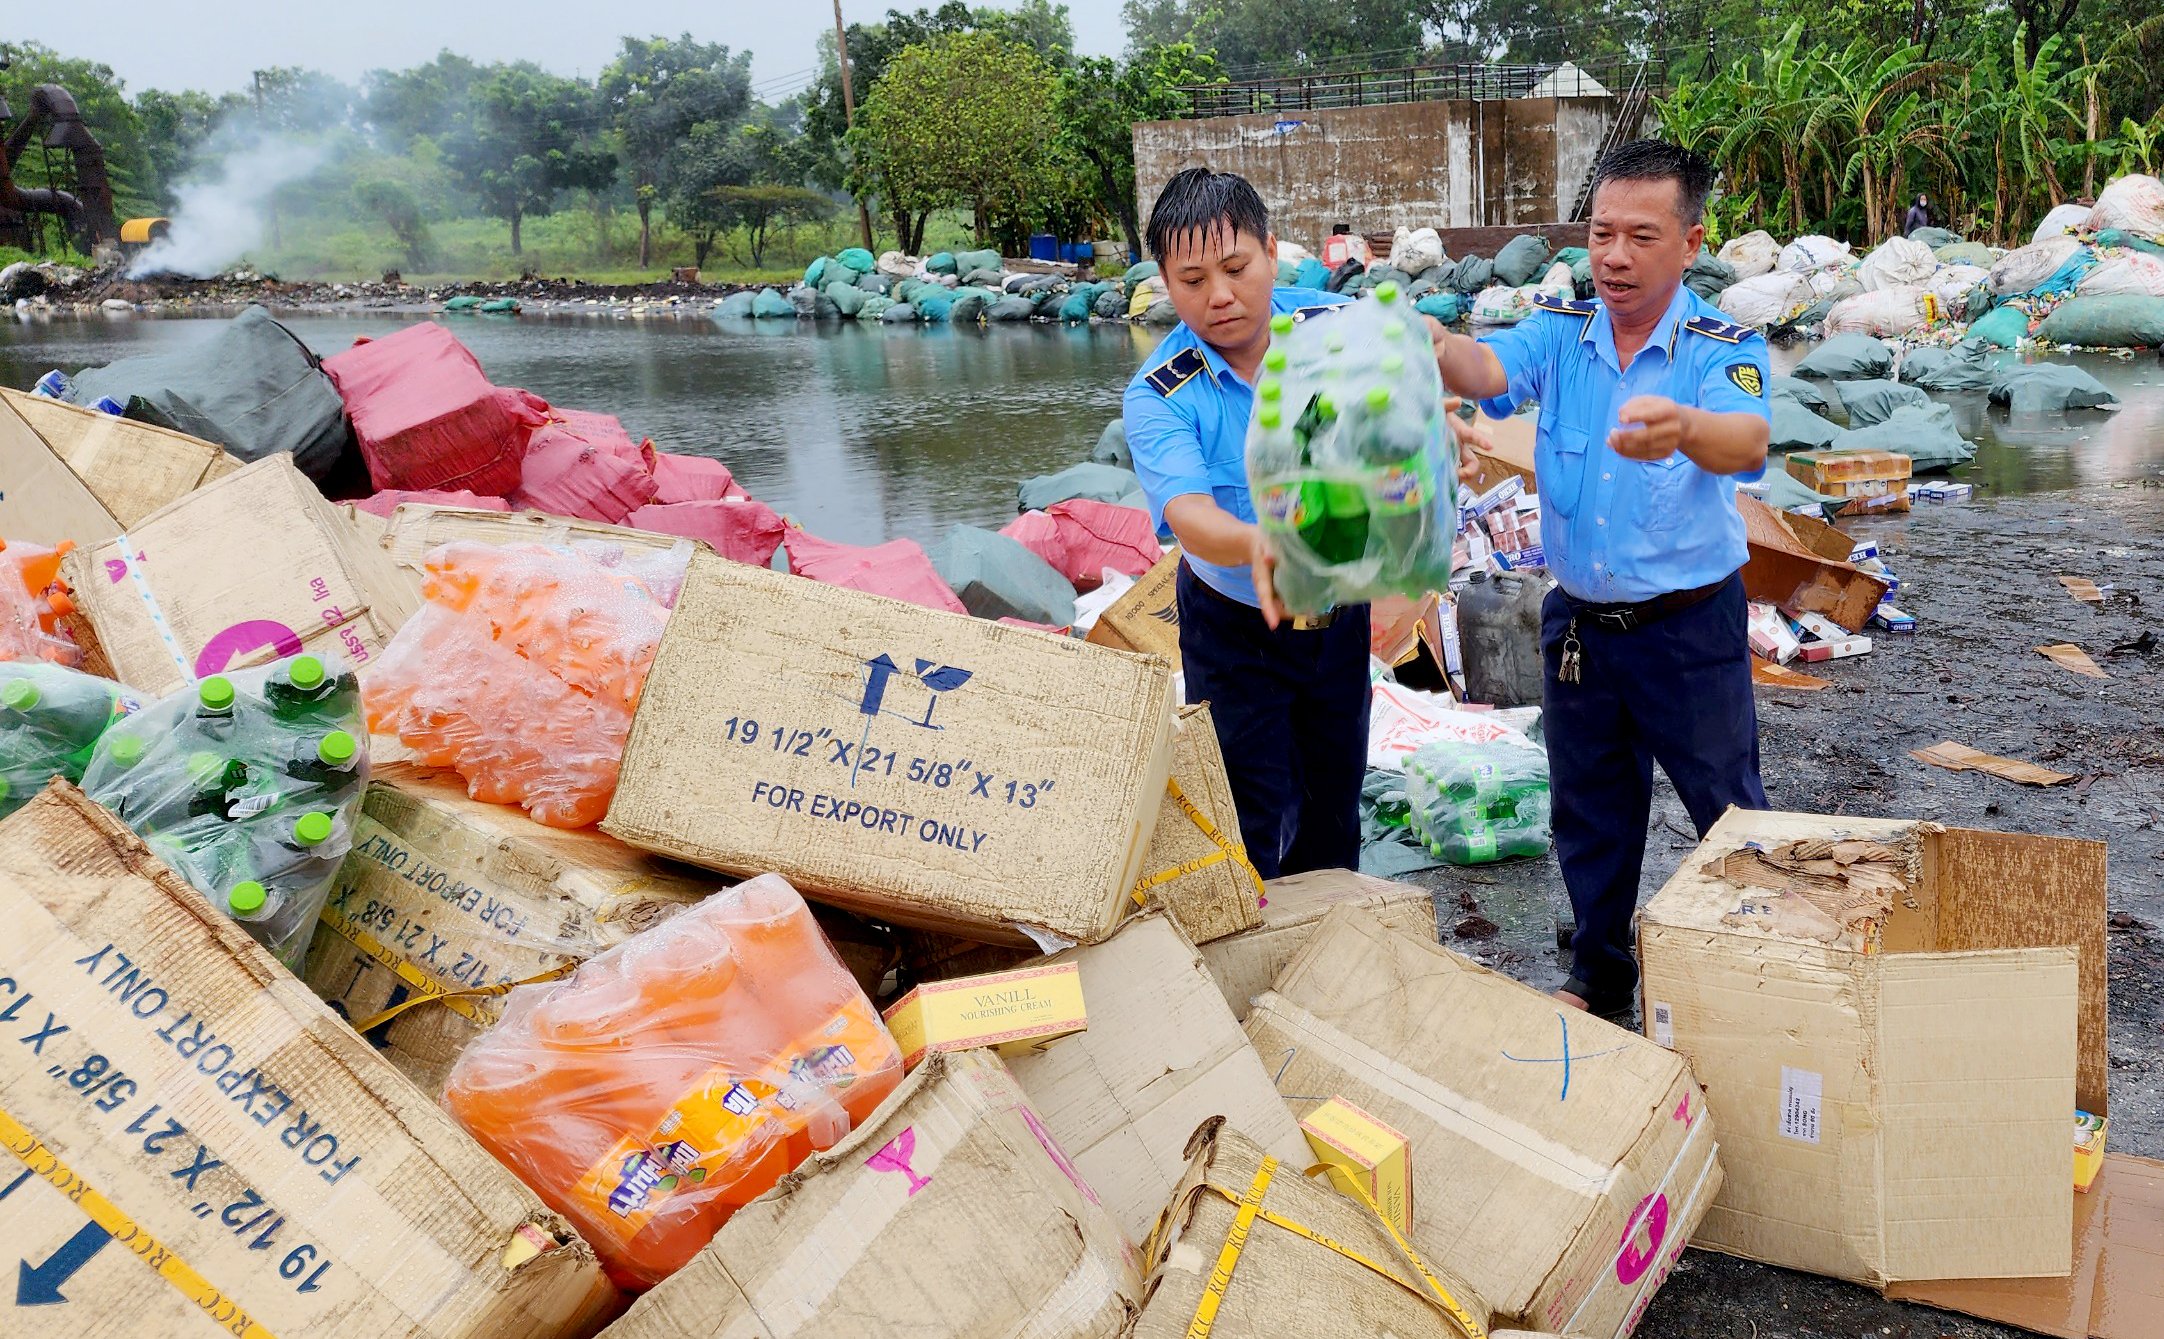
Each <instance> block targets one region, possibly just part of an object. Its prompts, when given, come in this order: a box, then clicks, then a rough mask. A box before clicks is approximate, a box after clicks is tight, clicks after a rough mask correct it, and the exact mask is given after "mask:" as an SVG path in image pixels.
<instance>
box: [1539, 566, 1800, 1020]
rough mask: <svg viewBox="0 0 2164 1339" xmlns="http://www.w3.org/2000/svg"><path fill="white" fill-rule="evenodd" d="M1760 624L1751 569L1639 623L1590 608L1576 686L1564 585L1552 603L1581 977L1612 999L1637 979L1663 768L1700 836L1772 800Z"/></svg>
mask: <svg viewBox="0 0 2164 1339" xmlns="http://www.w3.org/2000/svg"><path fill="white" fill-rule="evenodd" d="M1747 620H1748V610H1747V608H1746V601H1745V599H1744V594H1743V578H1742V576H1741V575H1740V574H1739V575H1736V576H1732V577H1730V578H1729V579H1728V582H1727V584H1726V585H1724V586H1723V587H1722V588H1721V590H1720V591H1719V593H1718V594H1715V595H1713V596H1712V597H1711V598H1709V599H1706V600H1702V601H1700V602H1699V603H1697V604H1695V605H1692V606H1691V607H1690V608H1688V609H1683V610H1679V611H1678V612H1676V613H1673V614H1670V615H1668V616H1667V617H1665V618H1660V619H1656V620H1655V621H1653V622H1651V623H1648V624H1644V625H1642V626H1640V627H1638V628H1635V629H1633V630H1631V631H1629V632H1617V631H1611V630H1607V629H1604V628H1601V627H1598V626H1596V625H1595V624H1594V623H1593V621H1592V620H1591V619H1588V618H1583V617H1581V618H1579V619H1578V643H1579V646H1580V648H1581V651H1580V662H1581V663H1580V670H1579V676H1578V677H1579V682H1577V683H1563V682H1562V681H1561V680H1560V678H1559V676H1558V670H1559V668H1560V665H1561V661H1562V646H1563V634H1564V631H1565V629H1567V628H1568V627H1569V626H1570V622H1571V606H1570V602H1569V601H1568V600H1567V599H1566V598H1564V595H1563V592H1562V591H1560V590H1552V591H1549V592H1548V599H1547V602H1546V603H1545V604H1544V605H1543V606H1542V608H1541V627H1540V644H1541V652H1542V655H1543V658H1544V660H1545V661H1546V673H1545V684H1544V689H1543V692H1542V695H1541V707H1542V712H1541V715H1542V726H1543V728H1544V729H1545V731H1546V734H1547V739H1548V773H1549V786H1550V789H1551V791H1552V797H1553V801H1554V826H1555V853H1556V858H1557V860H1558V861H1559V862H1560V863H1561V864H1562V866H1563V883H1564V886H1565V887H1567V888H1568V889H1569V890H1570V905H1571V910H1572V911H1573V912H1574V913H1575V914H1576V916H1577V918H1578V933H1577V937H1576V938H1575V939H1574V940H1572V942H1571V950H1572V955H1573V957H1574V959H1575V965H1574V967H1573V975H1574V976H1575V977H1576V978H1577V979H1578V980H1579V981H1581V982H1583V983H1584V984H1586V985H1587V986H1588V987H1590V988H1591V989H1592V991H1593V992H1594V993H1595V995H1596V996H1598V997H1600V998H1601V999H1603V1000H1606V999H1614V998H1619V997H1623V996H1626V995H1628V994H1629V993H1630V992H1631V991H1632V990H1634V989H1635V988H1636V987H1637V984H1638V963H1637V961H1636V959H1634V958H1633V957H1632V955H1631V914H1632V913H1633V912H1634V911H1635V910H1636V909H1637V906H1638V879H1639V874H1640V872H1641V867H1642V866H1643V864H1644V861H1645V851H1646V824H1647V822H1648V821H1649V819H1650V817H1651V813H1652V806H1653V764H1654V763H1656V762H1658V763H1659V764H1660V765H1661V770H1662V771H1664V772H1666V773H1668V779H1669V780H1670V781H1671V782H1673V783H1674V784H1675V788H1676V794H1677V795H1679V796H1681V797H1682V800H1683V804H1684V807H1685V808H1687V809H1689V810H1690V814H1691V822H1693V823H1695V824H1696V825H1697V826H1698V835H1699V836H1700V837H1704V836H1705V835H1706V830H1707V829H1708V828H1710V827H1712V826H1713V823H1714V820H1716V819H1718V818H1719V817H1720V816H1721V815H1722V814H1723V813H1725V812H1726V811H1727V810H1728V808H1729V806H1731V805H1734V806H1737V807H1739V808H1744V809H1763V808H1765V807H1766V791H1765V787H1764V786H1763V785H1762V784H1761V783H1760V781H1759V776H1758V704H1757V701H1756V700H1755V699H1754V698H1753V697H1752V694H1751V660H1750V640H1749V633H1748V630H1747V626H1746V624H1747Z"/></svg>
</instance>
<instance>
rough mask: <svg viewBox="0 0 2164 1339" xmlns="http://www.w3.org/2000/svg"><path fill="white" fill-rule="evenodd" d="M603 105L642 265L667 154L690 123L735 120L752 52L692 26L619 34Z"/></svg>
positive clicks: (745, 96)
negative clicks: (701, 35) (694, 32)
mask: <svg viewBox="0 0 2164 1339" xmlns="http://www.w3.org/2000/svg"><path fill="white" fill-rule="evenodd" d="M599 93H600V98H601V105H602V107H603V108H604V110H605V111H606V112H607V114H608V116H609V118H610V122H611V124H612V125H613V127H614V128H615V131H616V137H617V142H618V145H619V146H620V149H619V152H620V156H621V158H622V160H623V165H624V170H625V172H626V174H627V175H628V176H629V177H630V184H631V190H632V201H633V204H634V207H635V208H636V209H637V210H638V213H639V268H640V269H642V270H643V269H645V268H646V267H647V266H648V265H649V264H650V263H651V261H652V256H653V210H654V203H655V201H657V200H659V199H661V198H662V196H663V194H664V193H665V189H666V185H667V183H666V177H667V174H668V172H669V163H670V159H671V155H672V154H674V153H677V152H678V151H679V150H680V149H681V148H682V147H683V146H685V145H686V142H687V140H688V139H689V137H690V136H691V134H692V132H693V130H694V128H696V127H700V126H706V125H712V126H715V127H719V128H723V129H724V130H725V129H726V128H727V127H730V126H733V125H734V124H735V123H736V122H737V120H738V119H739V118H741V117H742V116H743V115H744V112H745V110H746V109H747V108H749V107H750V105H751V53H750V52H749V51H745V52H740V53H738V54H737V55H735V56H731V55H730V54H729V48H728V47H726V46H717V45H715V44H713V43H710V42H696V41H693V40H692V37H691V34H689V33H686V34H684V35H683V36H682V37H679V38H676V39H674V40H671V39H669V38H665V37H648V38H636V37H626V38H625V39H623V50H622V52H621V53H620V54H618V56H617V57H616V59H615V60H613V61H611V62H610V63H609V65H608V67H607V68H606V69H604V70H603V71H602V72H601V79H600V83H599Z"/></svg>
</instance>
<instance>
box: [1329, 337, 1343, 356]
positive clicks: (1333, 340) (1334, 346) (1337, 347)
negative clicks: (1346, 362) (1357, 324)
mask: <svg viewBox="0 0 2164 1339" xmlns="http://www.w3.org/2000/svg"><path fill="white" fill-rule="evenodd" d="M1330 352H1332V353H1343V352H1345V337H1344V336H1343V335H1332V336H1330Z"/></svg>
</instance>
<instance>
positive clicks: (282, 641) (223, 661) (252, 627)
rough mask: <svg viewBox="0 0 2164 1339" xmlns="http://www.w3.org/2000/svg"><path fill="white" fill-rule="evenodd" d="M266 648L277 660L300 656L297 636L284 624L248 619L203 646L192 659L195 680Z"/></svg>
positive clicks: (267, 620)
mask: <svg viewBox="0 0 2164 1339" xmlns="http://www.w3.org/2000/svg"><path fill="white" fill-rule="evenodd" d="M266 646H267V647H270V648H271V649H272V650H274V651H276V652H277V653H278V654H279V656H280V657H285V656H297V655H299V654H300V653H301V649H302V648H301V639H300V634H298V633H296V632H294V631H293V629H291V628H289V627H287V626H286V625H285V624H283V623H280V622H277V621H276V620H274V619H268V618H252V619H249V620H248V621H247V622H245V623H235V624H234V625H233V626H232V627H230V628H227V629H226V630H225V631H223V632H221V633H219V634H217V635H216V636H214V637H212V638H211V639H210V640H209V641H207V642H205V643H203V650H202V653H201V654H200V655H198V656H196V658H195V677H196V678H198V679H200V678H202V677H204V676H205V675H209V674H216V673H218V672H219V671H220V670H222V669H224V668H225V667H226V666H228V665H230V664H232V663H233V662H234V661H236V660H238V659H240V658H241V657H242V656H244V655H247V654H248V653H249V652H251V651H255V650H258V649H260V648H262V647H266Z"/></svg>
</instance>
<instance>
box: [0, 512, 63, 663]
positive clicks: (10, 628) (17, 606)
mask: <svg viewBox="0 0 2164 1339" xmlns="http://www.w3.org/2000/svg"><path fill="white" fill-rule="evenodd" d="M74 547H75V545H74V543H73V542H72V541H69V540H62V541H61V542H60V544H59V546H58V547H56V548H50V549H48V548H45V547H44V546H42V545H38V544H26V543H24V542H22V541H21V540H17V541H15V542H14V543H12V544H10V543H8V542H6V541H5V540H0V660H49V661H51V662H53V663H54V664H56V665H71V666H72V665H80V664H82V663H83V653H82V648H80V647H78V646H77V645H76V644H75V643H74V641H73V640H71V639H70V638H69V637H68V635H67V634H66V633H65V632H63V631H62V630H61V628H60V615H62V614H64V613H67V612H69V611H71V610H73V609H74V607H75V605H74V602H73V601H72V600H71V599H70V597H69V595H68V593H67V587H66V586H65V585H64V584H62V582H61V580H60V560H61V559H62V558H65V557H66V556H67V555H68V551H69V550H71V549H73V548H74Z"/></svg>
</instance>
